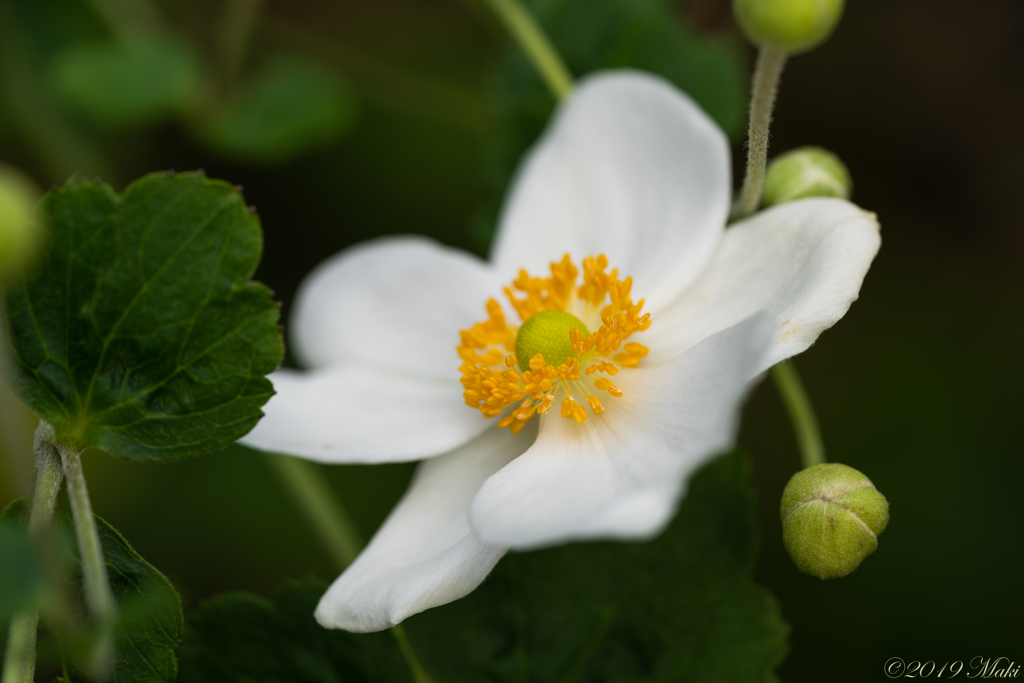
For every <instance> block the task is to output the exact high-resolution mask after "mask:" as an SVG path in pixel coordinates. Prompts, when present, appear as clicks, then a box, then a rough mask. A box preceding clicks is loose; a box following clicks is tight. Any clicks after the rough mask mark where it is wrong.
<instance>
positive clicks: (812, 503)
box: [781, 463, 889, 579]
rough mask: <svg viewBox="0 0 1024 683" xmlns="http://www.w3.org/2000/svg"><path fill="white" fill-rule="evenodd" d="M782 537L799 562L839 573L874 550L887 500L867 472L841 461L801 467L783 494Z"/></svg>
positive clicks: (817, 571)
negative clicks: (865, 474) (865, 473)
mask: <svg viewBox="0 0 1024 683" xmlns="http://www.w3.org/2000/svg"><path fill="white" fill-rule="evenodd" d="M781 512H782V541H783V543H784V544H785V545H786V552H788V553H789V557H790V558H791V559H792V560H793V563H794V564H795V565H796V566H797V568H798V569H799V570H800V571H802V572H804V573H805V574H810V575H812V576H817V577H818V578H820V579H838V578H839V577H840V576H846V575H847V574H849V573H850V572H852V571H853V570H854V569H856V568H857V567H858V566H859V565H860V563H861V561H862V560H863V559H864V558H865V557H867V556H868V555H870V554H871V553H873V552H875V548H877V547H878V539H877V536H878V534H880V533H882V530H883V529H885V525H886V524H887V523H888V522H889V503H888V501H886V499H885V496H883V495H882V494H881V493H879V492H878V489H876V488H875V485H874V484H872V483H871V480H870V479H868V478H867V477H865V476H864V475H863V474H861V473H860V472H858V471H857V470H855V469H853V468H852V467H847V466H846V465H840V464H838V463H826V464H824V465H815V466H813V467H808V468H807V469H806V470H803V471H802V472H797V473H796V474H795V475H793V478H792V479H790V480H789V484H787V485H786V490H785V491H784V492H783V494H782V506H781Z"/></svg>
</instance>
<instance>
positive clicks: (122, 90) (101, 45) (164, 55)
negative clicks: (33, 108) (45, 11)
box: [50, 37, 201, 126]
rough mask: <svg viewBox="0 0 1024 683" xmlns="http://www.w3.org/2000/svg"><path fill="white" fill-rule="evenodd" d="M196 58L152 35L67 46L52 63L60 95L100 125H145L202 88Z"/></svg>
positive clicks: (53, 82) (180, 108)
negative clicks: (143, 38) (119, 40)
mask: <svg viewBox="0 0 1024 683" xmlns="http://www.w3.org/2000/svg"><path fill="white" fill-rule="evenodd" d="M200 80H201V74H200V69H199V64H198V61H197V60H196V58H195V56H194V55H193V54H192V50H191V48H190V47H189V46H188V45H187V44H186V43H183V42H181V41H178V40H174V39H172V38H154V37H148V38H146V39H145V40H138V41H135V42H132V43H114V42H96V43H86V44H83V45H75V46H72V47H69V48H66V49H65V50H63V51H62V52H61V53H60V54H58V55H57V57H56V58H55V59H54V62H53V64H52V65H51V67H50V82H51V85H52V87H53V89H54V90H55V91H56V93H57V94H58V95H59V96H60V97H61V98H62V99H63V100H64V101H65V102H66V103H67V104H68V105H69V106H71V107H72V108H73V109H75V110H77V111H79V112H81V113H82V114H83V115H85V116H87V117H88V118H89V119H91V120H93V121H95V122H96V123H100V124H105V125H110V126H124V125H143V124H150V123H155V122H158V121H160V120H161V119H164V118H167V117H170V116H173V115H175V114H178V113H181V112H182V111H184V110H186V109H187V108H188V107H189V106H190V105H191V104H192V103H193V101H194V100H195V99H196V97H197V96H198V94H199V90H200Z"/></svg>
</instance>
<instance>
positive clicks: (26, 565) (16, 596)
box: [0, 521, 47, 621]
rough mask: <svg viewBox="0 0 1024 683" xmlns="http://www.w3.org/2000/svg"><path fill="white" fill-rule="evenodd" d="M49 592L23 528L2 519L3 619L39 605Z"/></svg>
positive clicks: (0, 600)
mask: <svg viewBox="0 0 1024 683" xmlns="http://www.w3.org/2000/svg"><path fill="white" fill-rule="evenodd" d="M46 595H47V590H46V577H45V576H44V575H43V571H42V568H41V567H40V566H39V560H38V559H37V558H36V554H35V552H34V550H33V549H32V544H31V543H29V540H28V534H26V532H25V529H24V527H22V526H19V525H18V524H15V523H14V522H13V521H10V522H0V621H7V620H8V619H10V618H11V615H12V614H14V613H15V612H20V611H22V610H26V609H32V608H38V607H39V606H40V605H41V604H42V603H43V601H44V599H45V598H46Z"/></svg>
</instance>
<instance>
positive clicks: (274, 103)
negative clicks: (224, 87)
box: [200, 57, 355, 163]
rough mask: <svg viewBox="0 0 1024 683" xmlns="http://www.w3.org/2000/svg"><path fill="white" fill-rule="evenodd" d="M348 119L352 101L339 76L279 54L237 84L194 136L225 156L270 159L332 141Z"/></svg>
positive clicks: (285, 157)
mask: <svg viewBox="0 0 1024 683" xmlns="http://www.w3.org/2000/svg"><path fill="white" fill-rule="evenodd" d="M354 118H355V99H354V96H353V94H352V91H351V89H350V88H349V86H348V84H347V83H346V82H345V81H344V80H342V79H341V78H340V77H338V76H337V75H336V74H335V73H334V72H332V71H331V70H330V69H327V68H326V67H323V66H321V65H319V64H317V63H315V62H310V61H307V60H304V59H300V58H297V57H279V58H277V59H275V60H273V61H271V62H270V63H269V64H267V65H266V67H265V68H264V69H263V70H262V71H260V72H259V73H257V74H256V76H255V77H254V78H253V79H252V80H251V81H249V82H248V83H246V84H245V85H243V86H242V88H241V89H240V92H239V93H238V95H237V97H235V98H234V100H233V101H232V102H230V103H229V104H228V106H226V107H225V108H224V109H223V110H221V111H220V112H218V113H217V114H215V115H214V116H213V117H212V118H211V119H210V120H209V121H207V122H206V123H205V124H204V125H203V126H202V127H201V131H200V134H201V135H202V137H203V138H204V140H205V141H206V142H207V144H209V145H210V146H212V147H213V148H214V149H216V150H217V151H219V152H220V153H222V154H224V155H226V156H231V157H235V158H238V159H242V160H245V161H258V162H263V163H275V162H281V161H287V160H289V159H292V158H295V157H297V156H299V155H301V154H304V153H306V152H309V151H311V150H313V149H315V148H317V147H320V146H323V145H325V144H328V143H330V142H333V141H334V140H337V139H338V138H340V137H341V136H342V135H344V134H345V133H346V132H348V130H349V129H350V128H351V126H352V123H353V121H354Z"/></svg>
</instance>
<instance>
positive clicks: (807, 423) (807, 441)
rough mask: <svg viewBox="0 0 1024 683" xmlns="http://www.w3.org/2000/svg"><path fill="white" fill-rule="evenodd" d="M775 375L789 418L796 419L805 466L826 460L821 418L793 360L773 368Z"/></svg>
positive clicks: (796, 428) (801, 455)
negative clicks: (812, 403) (819, 421)
mask: <svg viewBox="0 0 1024 683" xmlns="http://www.w3.org/2000/svg"><path fill="white" fill-rule="evenodd" d="M772 378H773V379H774V380H775V386H777V387H778V389H779V394H781V395H782V401H783V403H785V404H786V409H787V410H788V411H789V417H790V419H791V420H792V421H793V430H794V431H795V432H796V440H797V443H798V444H799V446H800V458H801V460H803V464H804V468H805V469H806V468H808V467H811V466H813V465H820V464H822V463H823V462H825V445H824V443H823V442H822V440H821V431H820V430H819V429H818V418H817V417H815V415H814V408H812V407H811V399H810V398H808V396H807V390H806V389H804V384H803V382H801V381H800V375H799V374H798V373H797V371H796V366H795V365H793V362H792V361H782V362H781V363H777V364H776V365H774V366H773V367H772Z"/></svg>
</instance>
